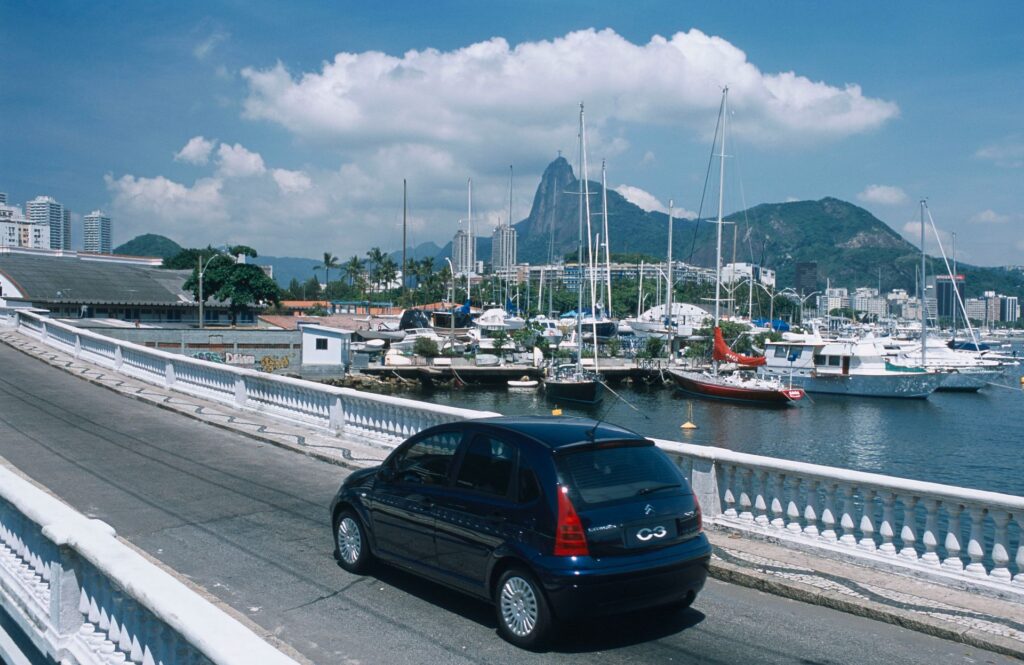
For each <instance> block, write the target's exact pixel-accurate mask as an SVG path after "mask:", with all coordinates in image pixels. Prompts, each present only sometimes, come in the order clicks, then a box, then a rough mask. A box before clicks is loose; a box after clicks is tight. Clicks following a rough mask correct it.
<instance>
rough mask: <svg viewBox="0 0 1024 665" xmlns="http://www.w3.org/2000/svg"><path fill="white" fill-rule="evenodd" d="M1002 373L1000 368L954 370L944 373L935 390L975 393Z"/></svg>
mask: <svg viewBox="0 0 1024 665" xmlns="http://www.w3.org/2000/svg"><path fill="white" fill-rule="evenodd" d="M1001 375H1002V370H985V371H975V372H971V371H954V372H949V373H948V374H946V380H945V381H943V382H942V383H941V384H940V385H939V387H938V388H936V389H935V390H936V391H937V392H956V393H976V392H978V391H979V390H981V389H982V388H984V387H985V386H986V385H988V384H989V383H991V382H994V381H995V380H997V379H998V378H999V377H1000V376H1001Z"/></svg>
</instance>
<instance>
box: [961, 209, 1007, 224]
mask: <svg viewBox="0 0 1024 665" xmlns="http://www.w3.org/2000/svg"><path fill="white" fill-rule="evenodd" d="M967 221H969V222H970V223H971V224H1005V223H1007V222H1008V221H1010V216H1009V215H1000V214H999V213H997V212H996V211H995V210H992V209H991V208H989V209H988V210H982V211H981V212H978V213H975V214H973V215H971V218H970V219H969V220H967Z"/></svg>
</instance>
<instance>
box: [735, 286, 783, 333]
mask: <svg viewBox="0 0 1024 665" xmlns="http://www.w3.org/2000/svg"><path fill="white" fill-rule="evenodd" d="M743 282H747V283H749V284H753V285H754V286H757V287H760V288H761V290H762V291H764V292H765V293H766V294H768V325H769V326H770V327H771V328H772V329H774V328H775V324H774V323H772V322H773V321H774V320H775V294H774V293H772V292H771V291H770V290H769V289H768V287H767V286H765V285H764V284H762V283H761V282H756V281H754V280H753V279H752V278H749V277H748V278H745V279H744V280H743V281H741V282H740V284H742V283H743ZM737 286H738V285H737ZM748 288H749V287H748ZM751 292H753V289H751ZM751 308H752V305H750V306H748V308H747V316H748V317H749V318H750V322H751V324H753V322H754V313H753V312H752V311H750V309H751Z"/></svg>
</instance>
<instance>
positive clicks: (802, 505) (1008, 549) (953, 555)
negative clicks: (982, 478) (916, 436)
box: [657, 440, 1024, 600]
mask: <svg viewBox="0 0 1024 665" xmlns="http://www.w3.org/2000/svg"><path fill="white" fill-rule="evenodd" d="M657 443H658V445H659V446H661V447H662V448H663V449H664V450H666V451H667V452H668V453H669V454H670V455H672V456H674V457H675V458H676V459H677V460H678V461H679V466H680V468H681V469H684V470H685V471H686V472H687V473H688V474H689V475H690V479H691V483H692V485H693V487H694V491H695V493H697V494H698V495H699V496H700V497H701V498H702V502H703V504H702V508H703V509H704V514H705V523H706V524H708V525H709V527H722V528H726V529H729V530H734V531H738V532H741V533H744V534H747V535H751V536H756V537H766V538H770V539H772V540H773V541H778V542H782V543H786V544H790V545H792V546H794V547H799V548H800V549H805V550H809V551H814V552H817V553H821V554H825V555H827V556H835V557H837V558H841V559H849V560H854V561H859V562H863V563H865V564H867V565H880V566H882V567H884V568H887V569H894V570H908V571H914V572H915V573H917V574H921V573H924V574H926V575H927V576H928V577H929V579H935V580H936V581H938V582H941V583H952V584H954V585H955V586H959V587H961V588H972V589H979V590H981V591H983V592H985V593H990V594H995V595H998V596H1007V595H1009V596H1011V597H1015V598H1020V599H1022V600H1024V570H1022V565H1024V536H1022V534H1021V530H1022V529H1021V527H1022V522H1024V520H1022V519H1021V516H1022V515H1024V497H1018V496H1011V495H1008V494H998V493H995V492H985V491H980V490H971V489H965V488H961V487H954V486H950V485H939V484H936V483H926V482H921V481H916V480H908V479H905V478H894V477H892V476H883V475H879V474H871V473H861V472H857V471H849V470H845V469H836V468H832V467H826V466H819V465H816V464H805V463H802V462H790V461H788V460H780V459H773V458H770V457H761V456H757V455H746V454H743V453H737V452H733V451H730V450H725V449H722V448H712V447H707V446H695V445H691V444H683V443H676V442H674V441H663V440H658V441H657ZM699 469H703V471H698V470H699ZM709 487H710V488H713V490H712V491H711V492H709V491H708V490H707V488H709ZM709 494H710V496H711V497H712V498H711V499H710V500H711V501H712V502H716V504H715V505H707V502H708V499H707V497H708V496H709ZM736 497H739V498H738V499H736ZM750 497H754V498H753V500H752V499H751V498H750ZM767 506H770V507H771V508H770V515H769V514H768V513H767V512H766V509H765V507H767ZM782 506H786V509H785V510H784V511H783V509H782ZM876 525H878V526H877V528H876ZM965 529H966V533H965ZM968 533H969V536H968V540H967V542H968V545H967V548H966V552H963V551H962V547H961V543H962V542H963V539H964V536H965V535H967V534H968ZM986 535H987V537H986ZM964 554H966V558H964ZM965 564H966V565H965Z"/></svg>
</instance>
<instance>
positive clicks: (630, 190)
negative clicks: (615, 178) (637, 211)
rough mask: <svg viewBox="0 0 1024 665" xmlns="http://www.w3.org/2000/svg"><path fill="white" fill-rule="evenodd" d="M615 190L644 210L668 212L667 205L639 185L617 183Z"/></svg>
mask: <svg viewBox="0 0 1024 665" xmlns="http://www.w3.org/2000/svg"><path fill="white" fill-rule="evenodd" d="M615 191H616V192H618V193H619V194H622V198H624V199H626V200H627V201H629V202H630V203H632V204H633V205H635V206H639V207H640V208H642V209H644V210H646V211H647V212H663V213H665V214H668V206H667V205H665V204H664V203H662V202H661V201H659V200H658V197H656V196H655V195H654V194H651V193H650V192H648V191H645V190H642V189H640V188H639V187H633V186H631V185H619V186H618V187H616V188H615Z"/></svg>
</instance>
